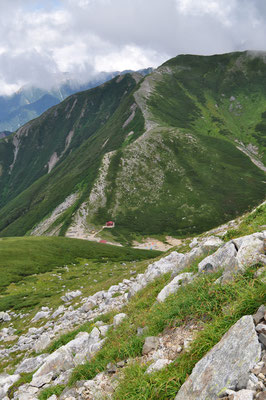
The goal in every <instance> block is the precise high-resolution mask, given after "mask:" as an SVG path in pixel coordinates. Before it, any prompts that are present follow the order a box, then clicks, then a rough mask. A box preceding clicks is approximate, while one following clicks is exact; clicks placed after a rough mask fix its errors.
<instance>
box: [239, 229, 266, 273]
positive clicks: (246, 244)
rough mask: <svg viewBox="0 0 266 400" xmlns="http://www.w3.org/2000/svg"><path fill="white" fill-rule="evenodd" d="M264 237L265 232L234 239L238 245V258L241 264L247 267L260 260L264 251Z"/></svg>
mask: <svg viewBox="0 0 266 400" xmlns="http://www.w3.org/2000/svg"><path fill="white" fill-rule="evenodd" d="M264 239H265V238H264V234H263V232H257V233H253V234H252V235H248V236H243V237H241V238H238V239H234V240H233V243H234V244H235V245H236V246H237V247H238V253H237V256H236V258H237V260H238V262H239V264H242V265H244V266H246V267H247V266H249V265H252V264H256V263H257V262H259V261H260V256H261V254H263V253H264Z"/></svg>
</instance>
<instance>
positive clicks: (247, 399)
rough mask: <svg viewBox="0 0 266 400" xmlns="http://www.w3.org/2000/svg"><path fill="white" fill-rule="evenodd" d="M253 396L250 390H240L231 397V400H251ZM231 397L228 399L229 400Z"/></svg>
mask: <svg viewBox="0 0 266 400" xmlns="http://www.w3.org/2000/svg"><path fill="white" fill-rule="evenodd" d="M253 394H254V393H253V391H252V390H246V389H242V390H240V391H239V392H236V393H235V394H233V395H231V396H232V400H253ZM231 396H230V397H229V399H230V398H231Z"/></svg>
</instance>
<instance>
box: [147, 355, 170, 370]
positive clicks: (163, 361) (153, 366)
mask: <svg viewBox="0 0 266 400" xmlns="http://www.w3.org/2000/svg"><path fill="white" fill-rule="evenodd" d="M171 362H172V361H170V360H168V359H166V358H160V359H159V360H157V361H155V362H154V363H152V364H151V365H150V366H149V367H148V369H147V370H146V372H145V373H146V374H151V373H152V372H155V371H160V370H161V369H163V368H164V367H166V365H168V364H170V363H171Z"/></svg>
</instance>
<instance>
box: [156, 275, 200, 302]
mask: <svg viewBox="0 0 266 400" xmlns="http://www.w3.org/2000/svg"><path fill="white" fill-rule="evenodd" d="M192 279H193V274H192V273H190V272H184V273H183V274H180V275H177V276H176V277H175V278H174V279H173V280H172V281H171V282H170V283H168V285H166V286H165V287H164V288H163V289H162V290H161V291H160V293H159V294H158V296H157V301H158V302H159V303H162V302H164V301H165V299H166V298H167V297H168V296H169V295H170V294H172V293H176V292H177V291H178V289H179V288H180V287H181V286H182V284H187V283H189V282H191V281H192Z"/></svg>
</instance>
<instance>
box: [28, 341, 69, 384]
mask: <svg viewBox="0 0 266 400" xmlns="http://www.w3.org/2000/svg"><path fill="white" fill-rule="evenodd" d="M72 367H74V362H73V357H72V355H71V354H70V352H69V351H68V350H67V349H66V348H65V346H62V347H60V348H59V349H58V350H56V351H55V352H53V353H52V354H50V355H49V356H48V357H47V359H46V360H45V362H44V364H43V365H42V366H41V367H40V368H39V369H38V370H37V371H36V372H35V374H34V375H33V378H35V377H38V376H42V375H47V374H49V372H51V371H53V376H54V377H56V376H58V374H59V373H60V372H64V371H66V370H67V369H69V368H72Z"/></svg>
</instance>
